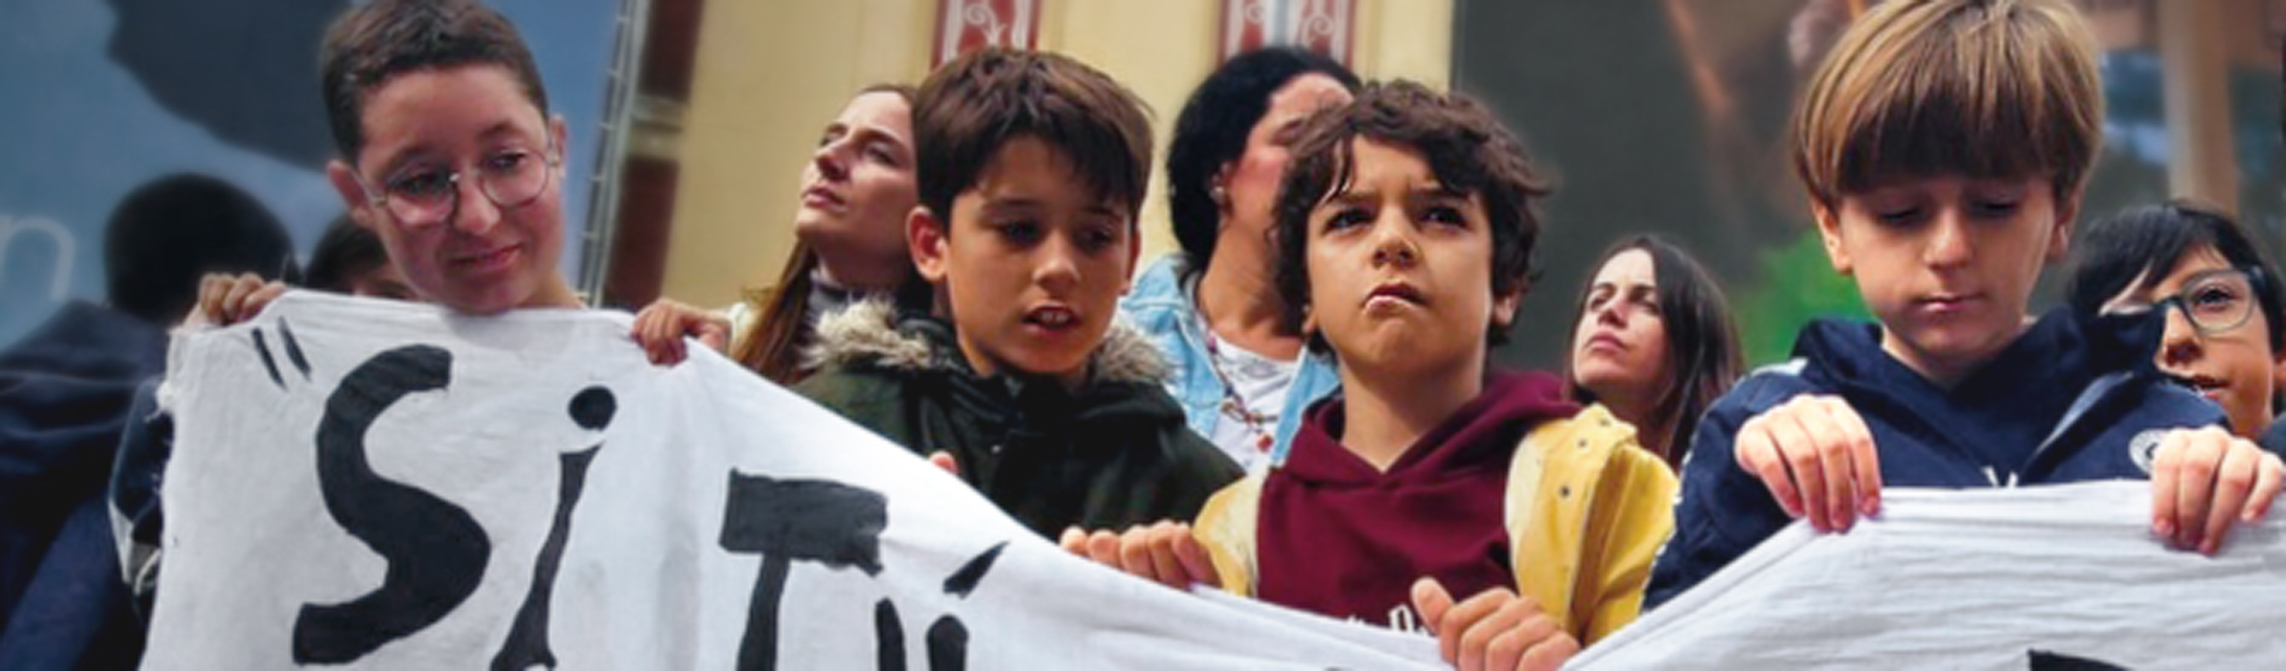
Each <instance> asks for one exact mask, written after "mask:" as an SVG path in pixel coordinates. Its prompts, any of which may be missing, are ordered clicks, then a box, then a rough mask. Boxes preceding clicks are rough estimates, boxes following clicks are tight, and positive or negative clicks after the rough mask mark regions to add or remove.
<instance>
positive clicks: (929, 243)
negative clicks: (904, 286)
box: [908, 136, 1138, 388]
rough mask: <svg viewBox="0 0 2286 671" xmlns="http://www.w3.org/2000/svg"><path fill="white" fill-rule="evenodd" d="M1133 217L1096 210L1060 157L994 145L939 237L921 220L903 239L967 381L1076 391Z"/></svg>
mask: <svg viewBox="0 0 2286 671" xmlns="http://www.w3.org/2000/svg"><path fill="white" fill-rule="evenodd" d="M1133 216H1134V215H1133V208H1132V207H1131V206H1129V205H1126V204H1121V203H1114V202H1106V201H1103V200H1098V199H1097V198H1096V197H1095V195H1094V194H1091V193H1089V190H1088V189H1087V187H1086V183H1085V181H1084V180H1082V179H1080V178H1079V175H1078V174H1077V173H1075V172H1074V171H1073V167H1072V163H1071V161H1070V160H1069V159H1068V158H1067V157H1066V156H1065V155H1064V152H1063V151H1062V150H1061V149H1057V148H1055V147H1054V146H1053V145H1050V144H1048V143H1046V142H1043V141H1041V140H1039V139H1037V138H1033V137H1028V136H1025V137H1017V138H1015V139H1011V140H1009V141H1008V142H1007V143H1006V144H1003V145H1001V147H1000V150H999V152H998V153H996V154H994V156H993V158H992V162H991V163H990V164H989V165H986V166H985V168H984V170H983V171H982V172H980V173H978V176H977V180H976V184H974V185H973V186H972V187H971V188H969V189H968V190H966V191H962V192H961V193H960V195H959V196H958V197H956V198H954V199H953V206H952V221H951V222H950V225H951V231H950V235H949V236H948V235H945V234H944V232H945V231H944V229H943V228H941V227H940V224H939V222H936V221H934V220H933V219H931V218H930V217H929V215H928V213H926V212H925V211H922V210H916V211H915V215H914V220H913V223H912V224H911V225H910V226H909V227H908V232H909V235H910V237H911V239H912V245H913V259H914V261H915V264H916V266H917V267H918V268H919V269H920V271H921V276H922V277H923V278H924V279H927V280H928V281H929V283H931V284H935V285H937V286H938V287H940V290H942V291H944V292H945V295H947V296H948V299H949V301H950V306H951V309H952V320H953V324H954V328H955V330H956V331H957V332H958V335H959V340H960V346H961V351H962V353H963V354H965V355H967V357H968V360H969V364H970V365H971V366H973V367H974V368H975V369H976V371H977V372H978V373H981V374H984V375H993V374H998V373H1020V374H1025V375H1033V376H1046V377H1051V378H1054V379H1055V380H1057V381H1059V382H1061V383H1063V384H1064V385H1065V386H1066V387H1067V388H1077V387H1078V386H1079V385H1080V384H1081V383H1082V382H1084V381H1085V379H1086V376H1087V364H1088V357H1089V356H1090V355H1091V354H1093V353H1094V352H1095V348H1096V345H1098V344H1100V343H1102V342H1103V337H1104V333H1105V331H1107V330H1108V329H1109V328H1110V327H1111V321H1112V317H1113V316H1114V313H1115V312H1116V311H1117V305H1118V302H1119V296H1120V295H1121V294H1124V293H1126V292H1127V286H1128V277H1127V276H1128V273H1129V271H1130V270H1131V269H1133V267H1134V265H1135V255H1136V252H1137V251H1138V248H1137V247H1136V246H1135V244H1134V241H1133V240H1132V238H1131V236H1130V228H1131V224H1132V221H1133Z"/></svg>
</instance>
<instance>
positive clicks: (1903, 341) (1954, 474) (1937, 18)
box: [1645, 0, 2286, 607]
mask: <svg viewBox="0 0 2286 671" xmlns="http://www.w3.org/2000/svg"><path fill="white" fill-rule="evenodd" d="M2102 100H2103V95H2102V88H2101V85H2100V83H2099V81H2098V80H2097V77H2096V68H2095V56H2094V43H2093V39H2092V37H2091V36H2090V35H2089V33H2088V29H2087V27H2086V25H2085V24H2084V23H2083V22H2082V21H2081V19H2080V17H2079V16H2078V15H2077V14H2076V13H2075V11H2074V10H2073V9H2072V7H2071V6H2070V5H2069V4H2068V3H2067V2H2065V1H2064V0H1892V1H1891V2H1887V3H1884V4H1882V5H1880V6H1879V7H1877V8H1875V9H1874V10H1872V11H1871V12H1869V13H1868V14H1866V15H1865V16H1864V17H1862V18H1860V19H1859V20H1858V21H1857V23H1856V24H1855V25H1853V26H1852V27H1851V28H1850V29H1849V31H1848V32H1847V33H1846V34H1844V35H1843V37H1842V38H1841V41H1840V42H1839V43H1838V44H1836V45H1835V47H1834V50H1833V52H1832V53H1831V54H1829V55H1828V56H1827V58H1826V60H1825V62H1824V63H1823V65H1821V66H1820V68H1819V70H1818V71H1817V73H1816V74H1815V75H1814V76H1813V78H1812V79H1811V81H1810V83H1809V88H1808V89H1807V90H1806V91H1805V93H1804V95H1803V97H1802V99H1801V102H1800V107H1799V108H1798V109H1797V110H1796V114H1795V121H1794V126H1795V143H1796V147H1795V152H1794V167H1795V172H1796V173H1797V175H1798V176H1800V177H1801V179H1802V181H1803V183H1804V185H1805V186H1806V187H1807V188H1808V191H1809V195H1810V199H1811V205H1812V209H1813V213H1814V215H1815V218H1816V220H1817V224H1818V233H1819V235H1820V237H1821V238H1823V240H1824V243H1825V250H1826V253H1827V255H1828V257H1829V258H1830V259H1831V260H1832V262H1833V264H1834V268H1835V270H1836V271H1839V272H1841V273H1842V274H1844V275H1850V276H1853V277H1854V278H1855V279H1856V281H1857V284H1858V290H1859V292H1860V293H1861V294H1862V295H1863V297H1864V298H1865V303H1866V305H1867V306H1868V307H1869V308H1871V310H1872V311H1873V313H1874V315H1875V316H1876V317H1877V318H1878V319H1879V322H1880V323H1879V324H1850V323H1840V322H1818V323H1813V324H1811V325H1810V326H1808V327H1807V328H1805V329H1803V332H1802V334H1801V337H1800V339H1799V340H1798V341H1797V343H1796V345H1795V356H1796V357H1797V358H1796V360H1795V361H1793V362H1790V363H1788V364H1786V365H1783V366H1778V367H1774V368H1772V369H1768V370H1765V371H1762V372H1758V373H1757V374H1755V375H1753V376H1751V377H1749V378H1747V380H1746V381H1744V382H1742V383H1741V384H1740V385H1739V386H1738V387H1736V388H1735V389H1733V390H1732V391H1731V392H1730V393H1729V394H1727V395H1725V396H1724V397H1723V398H1722V399H1721V400H1720V401H1717V402H1716V404H1715V406H1714V407H1713V408H1711V409H1709V410H1708V412H1707V416H1706V417H1705V418H1704V419H1703V420H1702V421H1701V422H1700V423H1699V429H1698V434H1697V436H1696V437H1695V441H1694V443H1693V444H1695V445H1701V446H1710V447H1711V446H1723V445H1728V446H1733V449H1735V458H1734V459H1725V458H1722V455H1723V452H1722V451H1721V450H1719V449H1717V450H1698V451H1694V452H1695V456H1694V458H1692V459H1691V460H1689V461H1688V462H1687V463H1685V464H1684V467H1683V490H1682V494H1681V496H1680V501H1679V502H1678V504H1677V507H1676V510H1675V535H1674V537H1673V538H1672V539H1671V540H1670V541H1669V542H1668V544H1667V547H1666V548H1665V549H1664V550H1663V551H1662V553H1661V556H1660V558H1659V560H1658V562H1657V564H1656V567H1655V568H1654V570H1653V573H1652V578H1651V586H1650V591H1649V594H1648V595H1647V596H1646V601H1645V605H1646V607H1651V606H1656V605H1658V604H1660V603H1663V602H1665V601H1666V600H1667V599H1669V598H1672V597H1674V596H1675V595H1677V594H1679V593H1681V592H1682V591H1683V590H1686V589H1688V588H1690V587H1691V586H1692V585H1694V584H1697V583H1698V582H1699V581H1700V580H1702V579H1704V578H1706V577H1707V576H1708V575H1711V574H1713V573H1714V572H1715V571H1716V570H1719V569H1720V568H1722V567H1723V566H1724V565H1725V564H1728V563H1729V562H1730V561H1731V560H1733V559H1736V558H1737V557H1738V556H1739V555H1741V554H1744V553H1745V552H1746V551H1747V550H1749V549H1751V548H1752V547H1753V546H1754V545H1755V544H1757V543H1759V542H1761V541H1762V539H1764V538H1767V537H1769V536H1770V535H1771V534H1774V533H1776V532H1777V531H1778V530H1779V529H1781V528H1783V527H1784V526H1786V525H1787V524H1788V523H1790V522H1791V520H1792V519H1793V518H1796V517H1804V516H1807V517H1808V518H1809V521H1810V523H1811V524H1812V526H1814V527H1816V528H1817V529H1818V530H1820V531H1830V530H1845V531H1846V530H1847V529H1848V527H1849V526H1850V525H1851V524H1852V523H1853V521H1854V520H1855V518H1856V517H1857V516H1858V515H1861V514H1862V515H1871V514H1874V513H1876V512H1877V511H1878V510H1879V493H1880V487H1881V486H1882V485H1883V484H1884V483H1887V484H1892V485H1904V486H1916V487H2013V486H2019V485H2035V484H2048V483H2061V482H2075V481H2084V480H2103V479H2115V478H2135V479H2143V478H2150V479H2151V480H2152V481H2153V507H2152V515H2153V529H2154V531H2156V532H2157V533H2158V534H2159V535H2161V536H2164V537H2168V538H2170V539H2171V540H2173V541H2174V542H2176V543H2177V544H2179V545H2181V546H2183V547H2192V548H2198V549H2200V550H2201V551H2204V552H2209V553H2211V552H2213V551H2214V550H2215V549H2216V547H2217V543H2218V541H2219V538H2220V537H2221V536H2222V535H2223V533H2224V532H2225V531H2227V530H2228V529H2229V527H2230V525H2231V524H2232V522H2233V520H2236V519H2247V520H2252V519H2255V518H2258V517H2260V516H2261V515H2262V514H2263V513H2264V512H2265V511H2266V510H2267V508H2268V507H2269V504H2270V501H2271V499H2272V498H2274V497H2275V496H2276V495H2277V493H2278V490H2279V482H2280V474H2281V473H2282V472H2286V467H2282V466H2281V465H2280V463H2279V460H2278V458H2277V457H2275V456H2271V455H2268V454H2266V453H2264V452H2262V451H2261V450H2260V449H2259V448H2257V447H2255V446H2254V445H2253V444H2252V443H2249V442H2247V441H2245V440H2241V439H2236V438H2233V437H2231V436H2230V435H2229V434H2228V433H2226V432H2224V431H2222V430H2220V429H2218V428H2214V425H2215V424H2217V423H2219V422H2221V421H2222V412H2221V410H2220V409H2218V408H2216V407H2215V406H2213V405H2212V404H2209V403H2207V402H2205V401H2204V400H2203V399H2200V398H2198V397H2196V396H2195V395H2193V394H2191V393H2190V392H2189V391H2187V390H2184V389H2181V388H2178V387H2175V386H2172V385H2169V384H2166V383H2164V381H2163V380H2162V379H2161V378H2160V377H2159V376H2157V375H2156V374H2154V372H2153V371H2152V370H2151V367H2150V360H2151V355H2150V353H2151V351H2152V348H2153V347H2154V346H2155V344H2156V342H2157V335H2158V331H2159V328H2160V326H2161V324H2160V323H2159V322H2157V321H2156V320H2150V319H2135V318H2125V317H2110V318H2092V317H2084V316H2081V317H2075V316H2073V315H2072V314H2070V313H2069V311H2063V310H2059V311H2057V312H2055V313H2053V314H2050V315H2048V316H2047V317H2045V318H2042V319H2040V320H2038V321H2036V322H2034V321H2031V320H2028V319H2027V318H2026V316H2025V306H2026V303H2027V302H2028V300H2029V298H2030V296H2031V293H2032V288H2033V284H2034V283H2035V282H2036V281H2037V280H2038V278H2039V274H2040V269H2041V268H2042V266H2043V265H2045V264H2046V263H2048V262H2052V261H2056V260H2058V259H2060V258H2062V256H2063V255H2064V253H2065V251H2066V249H2067V247H2068V243H2069V240H2070V237H2071V232H2072V221H2073V218H2074V216H2075V215H2076V214H2077V212H2076V211H2077V209H2078V206H2079V197H2080V193H2081V188H2082V185H2083V183H2084V178H2085V177H2086V175H2087V172H2088V168H2089V167H2090V165H2091V164H2092V163H2093V159H2094V157H2095V155H2096V150H2097V146H2098V144H2099V143H2100V141H2101V132H2102V131H2101V123H2102V118H2103V108H2102V106H2103V103H2102ZM2194 427H2204V428H2194ZM1876 446H1878V447H1879V450H1878V454H1877V453H1876V450H1875V447H1876Z"/></svg>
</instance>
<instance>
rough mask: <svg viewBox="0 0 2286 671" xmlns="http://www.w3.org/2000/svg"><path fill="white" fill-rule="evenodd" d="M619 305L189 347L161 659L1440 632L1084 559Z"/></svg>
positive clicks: (265, 321) (1393, 651)
mask: <svg viewBox="0 0 2286 671" xmlns="http://www.w3.org/2000/svg"><path fill="white" fill-rule="evenodd" d="M628 328H629V319H628V317H627V316H626V315H623V314H617V313H598V312H575V311H561V312H534V313H526V314H513V315H507V316H504V317H498V318H466V317H456V316H452V315H448V314H445V313H443V312H441V311H438V310H435V309H432V308H427V307H422V306H409V305H402V304H393V303H386V302H380V301H365V300H358V299H347V298H338V297H331V296H320V295H313V294H302V293H294V294H289V295H287V296H285V297H284V298H281V299H280V300H278V301H277V302H276V303H274V304H273V305H271V306H270V307H269V309H267V310H265V311H264V313H263V314H262V316H261V317H260V318H258V319H255V320H254V321H252V322H250V323H247V324H243V325H239V326H235V327H232V328H228V329H219V330H210V331H205V332H202V333H197V334H191V335H185V336H180V337H178V338H177V339H176V341H175V344H174V351H173V356H172V358H171V364H170V368H171V370H170V371H169V374H168V381H167V384H166V387H165V388H164V390H163V391H162V399H163V402H164V403H165V404H166V405H167V407H168V408H169V409H170V410H171V411H172V412H173V413H174V415H175V429H176V434H175V435H176V438H177V442H176V447H175V453H174V458H173V462H172V463H171V464H170V466H169V468H168V471H167V474H166V477H167V479H166V486H165V487H164V489H163V494H162V496H163V500H164V504H165V510H166V516H167V525H168V526H167V528H166V533H165V536H164V538H163V540H162V547H163V552H164V555H163V557H164V560H165V563H164V565H163V566H162V568H161V570H160V583H159V591H158V601H157V606H156V613H155V615H154V618H155V621H154V624H153V626H152V631H151V639H150V648H149V650H150V651H149V654H148V655H147V656H146V657H145V660H146V661H145V666H146V667H148V668H161V669H173V668H182V669H275V668H294V667H299V666H342V667H348V668H419V669H430V668H437V669H444V668H452V669H466V668H482V667H489V668H494V669H527V668H533V667H545V668H562V669H749V670H750V669H771V668H785V669H849V668H879V669H936V670H944V669H959V668H964V667H966V668H983V669H1049V668H1103V669H1114V668H1134V669H1202V668H1244V669H1265V668H1318V669H1322V668H1329V667H1340V668H1357V669H1364V668H1371V669H1384V668H1418V667H1432V666H1436V663H1435V662H1436V651H1435V643H1434V641H1433V640H1431V639H1426V638H1423V637H1417V636H1408V635H1402V634H1396V633H1392V632H1388V631H1385V630H1378V629H1371V628H1367V627H1364V626H1360V625H1354V624H1349V623H1343V622H1337V621H1334V620H1330V619H1326V618H1319V617H1315V616H1309V615H1303V614H1299V613H1295V612H1292V611H1286V610H1282V609H1277V608H1273V607H1268V606H1263V605H1260V604H1253V603H1233V602H1231V600H1228V599H1215V598H1201V597H1199V596H1195V595H1190V594H1183V593H1180V592H1177V591H1174V590H1169V589H1166V588H1164V587H1159V586H1156V585H1153V584H1151V583H1148V582H1144V581H1141V580H1137V579H1133V578H1130V577H1128V576H1125V575H1123V574H1120V573H1118V572H1116V571H1113V570H1110V569H1107V568H1103V567H1100V566H1097V565H1095V564H1092V563H1089V562H1087V561H1085V560H1081V559H1078V558H1075V557H1071V556H1068V555H1066V554H1064V553H1063V552H1062V551H1061V550H1059V549H1058V548H1056V547H1055V546H1054V545H1053V544H1051V543H1049V542H1047V541H1046V540H1044V539H1040V538H1038V537H1036V536H1033V535H1032V534H1031V533H1030V532H1029V531H1027V530H1025V529H1024V528H1023V527H1022V526H1020V525H1018V524H1017V523H1016V522H1015V521H1013V520H1011V519H1009V518H1008V517H1006V516H1005V515H1003V514H1001V513H1000V512H999V511H998V510H997V509H995V508H994V507H993V506H992V504H991V503H989V502H987V501H985V500H984V499H983V498H981V497H979V496H977V495H976V494H975V493H974V492H973V491H971V490H970V489H969V488H968V487H966V486H965V485H963V484H961V483H960V482H959V481H958V480H956V479H954V478H952V477H948V476H947V475H945V474H944V473H942V472H939V471H937V470H935V469H934V468H933V467H931V466H929V465H928V464H927V463H925V462H923V461H922V460H920V459H918V458H915V457H913V456H911V455H910V454H909V453H907V452H905V451H904V450H903V449H901V448H899V447H897V446H894V445H891V444H889V443H887V442H885V441H883V440H881V439H880V438H878V437H876V436H874V435H873V434H871V433H870V432H867V431H866V430H864V429H862V428H859V427H857V426H855V425H852V424H849V423H847V422H844V421H842V420H841V419H840V418H839V417H837V416H835V415H833V414H832V413H830V412H828V411H826V410H824V409H821V408H819V407H817V406H815V405H812V404H810V403H809V402H807V401H805V400H803V399H801V398H799V397H797V396H795V395H793V394H791V393H789V392H787V391H785V390H783V389H780V388H778V387H776V386H773V385H770V384H768V383H766V382H764V381H762V380H761V379H760V378H757V377H755V376H754V375H752V374H751V373H748V372H746V371H744V370H742V369H740V368H738V367H737V366H736V365H735V364H732V363H730V362H729V361H727V360H725V359H723V358H721V357H719V356H715V355H713V354H712V353H709V352H704V351H702V350H703V349H704V348H700V347H696V346H694V347H692V348H691V350H692V355H693V356H692V359H691V360H690V361H688V362H685V363H684V364H683V365H680V366H677V367H673V368H658V367H653V366H652V365H650V364H649V363H648V362H646V361H645V360H644V358H643V355H642V353H641V352H640V351H639V350H638V348H636V347H635V346H634V345H632V344H631V343H630V342H629V341H628V339H627V335H626V334H627V331H628Z"/></svg>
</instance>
